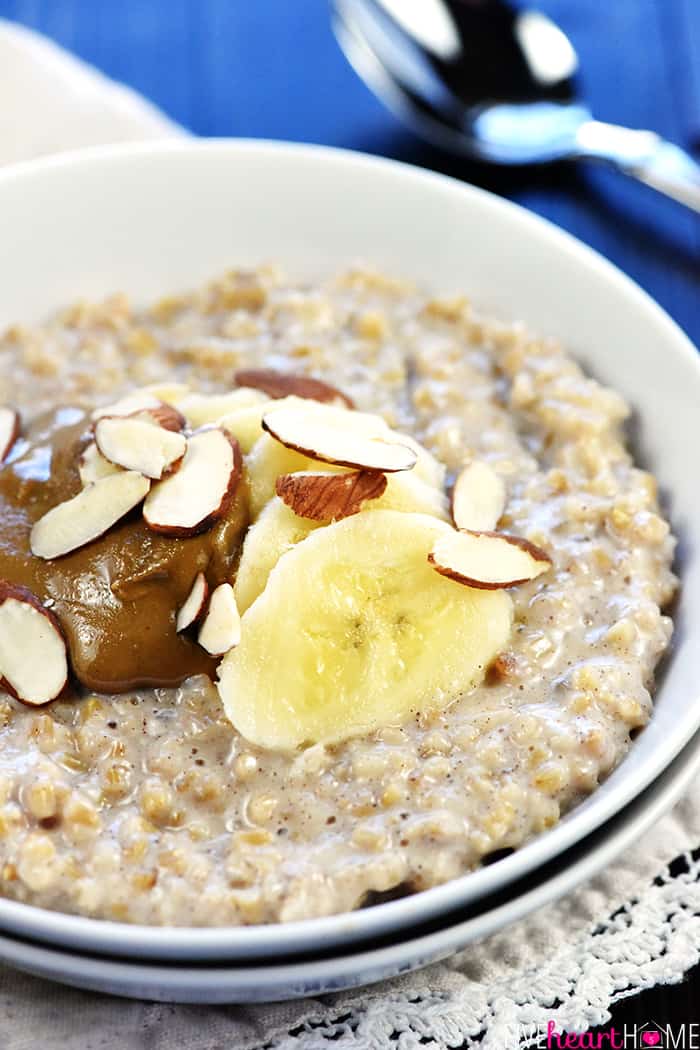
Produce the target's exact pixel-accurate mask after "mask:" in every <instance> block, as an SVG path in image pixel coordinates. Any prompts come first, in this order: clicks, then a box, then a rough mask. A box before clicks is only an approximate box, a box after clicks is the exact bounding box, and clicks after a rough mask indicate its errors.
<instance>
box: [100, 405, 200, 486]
mask: <svg viewBox="0 0 700 1050" xmlns="http://www.w3.org/2000/svg"><path fill="white" fill-rule="evenodd" d="M95 443H96V445H97V447H98V449H99V450H100V452H101V453H102V455H103V456H104V457H105V459H108V460H109V462H110V463H114V464H115V465H116V466H118V467H123V468H124V469H125V470H138V471H139V472H140V473H141V474H145V476H146V477H147V478H153V479H154V480H155V481H158V480H159V479H160V478H162V477H163V475H164V474H166V473H168V472H169V471H170V470H171V469H172V467H173V466H174V464H176V463H177V462H178V461H179V460H181V459H182V457H183V456H184V454H185V449H186V448H187V440H186V438H185V437H184V435H183V434H180V433H177V432H175V431H173V430H166V429H165V428H164V427H162V426H159V425H158V424H157V423H155V422H154V421H153V419H151V418H150V417H139V416H126V417H124V416H114V417H111V418H110V417H109V416H104V417H103V418H102V419H98V421H97V423H95Z"/></svg>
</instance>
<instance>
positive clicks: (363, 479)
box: [275, 470, 387, 521]
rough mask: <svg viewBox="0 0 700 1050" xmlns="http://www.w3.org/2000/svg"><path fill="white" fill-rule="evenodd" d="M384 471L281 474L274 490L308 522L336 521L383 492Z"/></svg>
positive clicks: (360, 507)
mask: <svg viewBox="0 0 700 1050" xmlns="http://www.w3.org/2000/svg"><path fill="white" fill-rule="evenodd" d="M386 486H387V479H386V474H380V473H378V471H376V470H357V471H353V472H352V473H351V474H326V473H321V472H318V473H314V472H312V471H309V472H305V471H300V472H299V473H296V474H282V475H281V476H280V477H279V478H277V483H276V486H275V490H276V492H277V495H278V496H279V497H280V499H282V500H283V501H284V502H285V503H286V504H287V506H288V507H290V508H291V510H293V511H294V513H295V514H296V515H298V517H300V518H310V519H311V520H312V521H340V519H341V518H348V517H349V516H350V515H351V514H357V513H358V512H359V511H360V510H362V505H363V503H365V501H366V500H369V499H378V498H379V497H380V496H383V495H384V492H385V490H386Z"/></svg>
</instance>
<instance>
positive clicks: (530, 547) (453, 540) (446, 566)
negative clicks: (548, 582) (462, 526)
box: [428, 531, 552, 591]
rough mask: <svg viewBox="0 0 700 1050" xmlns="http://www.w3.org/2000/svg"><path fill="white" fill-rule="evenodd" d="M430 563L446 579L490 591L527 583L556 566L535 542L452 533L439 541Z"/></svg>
mask: <svg viewBox="0 0 700 1050" xmlns="http://www.w3.org/2000/svg"><path fill="white" fill-rule="evenodd" d="M428 561H429V562H430V564H431V565H432V566H433V567H434V568H435V570H436V571H437V572H439V573H440V574H441V575H442V576H448V577H449V578H450V579H451V580H455V581H456V582H457V583H464V584H466V585H467V586H469V587H477V588H480V589H482V590H488V591H495V590H498V589H499V588H501V587H515V586H516V585H517V584H519V583H527V582H528V581H529V580H534V579H535V578H536V577H537V576H541V575H542V573H544V572H547V570H548V569H550V568H551V565H552V563H551V560H550V558H549V556H548V555H547V554H545V552H544V551H543V550H542V549H541V548H540V547H536V546H535V545H534V543H529V542H528V540H524V539H522V538H521V537H519V536H508V535H506V534H505V533H501V532H469V531H466V532H456V531H455V532H451V533H448V534H446V535H444V536H441V537H440V538H439V539H438V541H437V542H436V544H435V546H434V547H433V549H432V551H431V552H430V554H429V555H428Z"/></svg>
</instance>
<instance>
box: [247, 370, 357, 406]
mask: <svg viewBox="0 0 700 1050" xmlns="http://www.w3.org/2000/svg"><path fill="white" fill-rule="evenodd" d="M235 379H236V383H237V385H238V386H247V387H253V388H254V389H255V390H262V392H263V393H264V394H267V396H268V397H272V398H275V399H278V398H282V397H290V396H295V397H303V398H306V399H307V400H310V401H321V402H324V403H327V404H333V403H336V404H337V403H340V404H343V405H345V406H346V408H354V407H355V406H354V404H353V402H352V399H351V398H349V397H348V396H347V394H343V393H342V391H340V390H337V389H336V388H335V387H334V386H331V385H330V384H329V383H324V382H323V380H321V379H312V378H311V376H301V375H295V374H294V373H293V372H277V371H275V369H274V368H244V369H240V370H239V371H238V372H236V376H235Z"/></svg>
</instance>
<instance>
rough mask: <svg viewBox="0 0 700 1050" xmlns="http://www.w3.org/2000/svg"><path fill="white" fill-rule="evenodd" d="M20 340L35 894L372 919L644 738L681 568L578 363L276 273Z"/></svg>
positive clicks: (539, 817)
mask: <svg viewBox="0 0 700 1050" xmlns="http://www.w3.org/2000/svg"><path fill="white" fill-rule="evenodd" d="M0 346H1V349H2V359H3V369H2V379H1V381H0V382H1V389H0V402H1V403H2V404H4V405H7V406H14V407H15V408H16V409H17V410H18V411H19V416H20V417H21V426H22V430H21V433H20V434H19V436H17V435H15V434H14V432H13V433H10V432H11V431H12V427H13V425H14V424H13V418H14V417H12V418H11V417H10V416H9V415H8V416H7V418H6V420H5V422H6V424H7V425H6V431H7V434H8V435H9V436H8V439H7V449H8V451H7V454H6V458H5V464H4V466H3V467H2V468H1V469H0V501H3V502H2V508H1V509H2V521H1V522H0V577H5V581H4V583H3V582H2V581H0V672H1V673H2V674H3V675H4V676H5V680H6V684H8V685H9V690H8V692H7V693H5V694H0V879H1V887H0V888H1V891H2V893H3V894H4V895H6V896H8V897H12V898H14V899H17V900H21V901H26V902H30V903H32V904H37V905H40V906H44V907H47V908H52V909H58V910H63V911H69V912H76V913H80V914H84V915H90V916H96V917H103V918H109V919H115V920H120V921H128V922H142V923H150V924H173V925H183V926H186V925H205V926H206V925H227V924H240V923H261V922H274V921H289V920H294V919H302V918H306V917H311V916H318V915H325V914H329V913H333V912H341V911H345V910H349V909H352V908H356V907H359V906H361V905H362V904H363V903H367V902H371V901H372V900H374V899H376V896H377V895H378V894H381V895H384V894H387V893H394V892H396V893H403V892H411V891H415V890H420V889H423V888H426V887H429V886H432V885H435V884H438V883H442V882H445V881H446V880H449V879H451V878H454V877H455V876H457V875H459V874H461V873H463V872H465V871H468V870H470V869H472V868H474V867H476V866H478V865H479V864H480V863H482V862H483V860H484V859H485V858H489V856H490V855H492V854H494V853H495V852H496V851H500V850H504V849H508V848H517V847H518V846H519V845H521V844H522V843H523V842H525V841H526V840H528V839H529V838H531V837H532V836H534V835H537V834H539V833H540V832H543V831H545V830H546V829H547V828H550V827H551V826H552V825H554V824H555V823H556V822H557V821H558V820H559V818H560V816H561V815H562V814H563V813H564V812H566V811H567V810H568V809H570V808H571V807H572V806H573V805H575V804H576V803H577V802H579V801H580V800H582V799H583V798H584V797H585V796H587V795H588V794H590V793H591V792H592V791H594V790H595V788H596V787H597V785H598V784H599V783H600V782H601V780H603V779H604V778H605V777H606V776H607V775H608V773H609V772H610V771H611V770H612V769H613V768H614V767H615V766H616V765H617V764H618V763H619V762H620V761H621V759H622V758H623V757H624V755H625V754H626V752H627V750H628V748H629V746H630V737H631V735H632V736H634V734H635V732H636V731H637V730H639V729H640V728H641V727H643V726H644V725H645V724H646V723H647V721H648V720H649V718H650V716H651V711H652V699H651V691H653V682H654V670H655V667H656V665H657V663H658V661H659V659H660V657H661V656H662V654H663V652H664V650H665V649H666V647H667V646H668V643H669V639H670V636H671V620H670V619H669V617H668V616H667V615H664V612H663V610H664V608H665V607H666V606H667V605H668V603H669V602H670V600H671V598H672V596H673V593H674V588H675V582H676V581H675V578H674V576H673V574H672V571H671V562H672V557H673V549H674V541H673V538H672V536H671V534H670V531H669V526H668V524H667V522H666V521H665V520H664V518H663V516H662V515H661V513H660V511H659V506H658V502H657V492H656V482H655V480H654V478H653V477H652V476H651V475H649V474H648V473H646V472H645V471H643V470H641V469H639V468H638V467H636V466H635V464H634V462H633V460H632V457H631V454H630V452H629V451H628V448H627V445H626V437H625V429H624V424H625V420H626V418H627V416H628V414H629V409H628V406H627V405H626V404H625V402H624V400H623V399H622V398H621V397H620V396H619V395H618V394H616V393H615V392H614V391H611V390H608V389H606V388H605V387H603V386H601V385H600V384H599V383H597V382H596V381H594V380H593V379H591V378H589V377H587V376H586V375H584V373H583V372H582V371H581V369H580V367H579V366H578V365H577V364H576V362H575V361H574V360H573V359H572V358H571V357H570V356H569V355H568V353H567V352H566V350H565V349H564V348H562V347H561V346H559V345H558V344H557V343H555V342H553V341H549V340H546V339H539V338H535V337H533V336H532V335H530V334H529V333H528V332H527V331H526V330H525V329H524V328H523V327H522V326H521V325H519V324H503V323H500V322H496V321H493V320H489V319H488V318H485V317H483V316H481V315H479V314H478V313H477V312H476V310H475V309H474V308H472V306H471V305H470V303H469V302H468V301H467V300H466V299H464V298H460V297H451V298H448V297H444V298H435V297H432V296H430V295H426V294H425V293H423V292H421V291H420V290H417V289H415V288H414V287H412V286H410V285H408V284H406V283H404V282H401V281H398V280H394V279H392V278H389V277H385V276H383V275H380V274H377V273H375V272H373V271H370V270H364V269H359V268H358V269H353V270H349V271H347V272H345V273H342V274H341V275H339V276H336V277H332V278H330V279H328V280H325V281H322V282H320V283H318V284H315V285H310V284H300V283H294V282H293V281H290V279H289V278H287V277H286V276H285V275H284V274H282V273H281V272H279V271H278V270H277V269H275V268H272V267H266V268H262V269H260V270H259V271H255V272H253V271H245V272H243V271H234V272H231V273H229V274H227V275H225V276H224V277H223V278H222V279H220V280H218V281H216V282H214V283H212V284H210V285H208V286H207V287H205V288H203V289H201V290H199V291H195V292H193V293H191V294H187V295H183V296H181V297H176V298H171V299H167V300H164V301H162V302H159V303H157V304H155V305H154V306H152V307H150V308H146V309H141V308H136V307H132V306H131V305H130V304H129V303H128V302H127V301H126V300H125V299H124V298H122V297H115V298H112V299H110V300H107V301H106V302H104V303H100V304H97V305H91V304H80V305H77V306H73V307H71V308H69V309H67V310H66V311H64V312H63V313H60V314H58V315H57V316H55V317H54V318H52V319H51V320H50V321H49V322H48V323H46V324H45V325H43V326H38V327H25V326H17V327H14V328H11V329H10V330H8V331H7V332H6V333H5V334H4V336H2V338H1V340H0ZM260 369H265V370H266V371H265V373H263V374H262V378H261V374H260V372H259V370H260ZM280 373H281V374H282V376H283V378H282V379H281V380H280V379H279V374H280ZM290 374H292V375H293V376H294V377H301V376H304V377H309V378H312V379H315V380H317V381H319V382H317V383H316V384H314V383H311V384H310V385H309V384H307V385H306V386H305V385H303V384H301V383H300V380H299V379H298V378H295V379H294V381H293V383H292V385H291V386H289V384H286V383H285V379H284V377H285V376H286V377H288V376H289V375H290ZM236 377H238V378H236ZM265 377H266V378H265ZM275 383H278V384H280V383H281V386H280V389H277V388H276V387H275ZM144 388H146V389H145V390H144ZM285 395H286V396H285ZM289 395H291V396H289ZM341 395H343V396H342V397H341ZM124 398H128V399H130V400H128V401H127V402H124V401H123V400H122V399H124ZM134 399H135V400H134ZM349 400H351V404H352V405H354V407H350V404H349V403H348V402H349ZM101 407H102V409H103V413H102V414H101V412H100V411H99V410H100V408H101ZM96 409H97V411H96ZM377 416H379V417H382V419H381V420H377V418H376V417H377ZM382 420H383V422H382ZM0 422H2V421H0ZM144 427H146V428H150V429H146V430H143V428H144ZM0 429H2V428H1V427H0ZM144 434H145V435H146V438H144ZM1 437H2V435H1V434H0V438H1ZM1 443H2V442H1V441H0V444H1ZM144 448H148V457H147V460H146V459H144V458H143V457H144V451H143V450H144ZM203 464H204V465H203ZM200 479H205V481H206V484H205V482H204V481H201V484H200ZM456 479H457V485H456V486H455V480H456ZM453 486H454V492H452V489H453ZM86 493H87V495H86ZM96 493H97V494H99V493H102V494H104V497H99V498H98V495H96ZM450 493H452V496H451V499H450ZM75 500H77V501H78V503H76V504H75V506H76V507H77V508H78V511H79V513H78V512H74V511H71V507H73V506H74V505H73V503H72V502H71V501H75ZM120 501H121V502H120ZM69 503H70V504H71V506H69ZM65 507H68V511H66V512H65V515H64V517H65V521H68V520H69V512H70V513H72V514H73V517H72V518H70V521H80V523H81V524H80V528H81V529H82V530H83V531H84V533H85V535H84V536H81V538H80V541H79V540H78V539H76V538H75V537H73V538H71V537H70V536H69V538H68V539H66V535H67V534H68V533H67V531H66V530H68V532H69V531H70V529H69V527H68V525H66V524H65V522H64V517H61V515H63V514H64V511H63V508H65ZM115 508H117V509H115ZM139 508H141V509H139ZM452 515H454V522H453V518H452ZM461 516H463V520H462V517H461ZM37 522H41V524H40V526H37ZM453 525H456V526H457V527H458V528H459V529H460V530H461V531H457V530H456V529H455V528H454V527H453ZM71 527H76V526H71ZM3 587H4V588H5V589H4V590H3ZM17 588H20V590H18V589H17ZM21 588H29V590H28V591H26V592H25V591H22V590H21ZM27 594H30V597H31V596H33V597H31V600H30V598H27V597H26V595H27ZM23 595H24V597H23ZM35 599H38V600H37V601H35ZM32 603H33V604H32ZM22 617H24V618H25V619H22ZM25 620H26V624H27V631H30V634H27V633H26V632H25V634H24V635H23V637H25V638H26V637H34V635H33V634H31V631H36V632H38V633H37V635H36V637H37V638H39V639H40V640H41V644H42V645H48V644H49V643H48V641H47V640H46V639H47V638H48V636H49V635H50V636H51V639H52V642H51V644H52V645H53V646H54V648H55V649H56V651H57V650H58V649H59V648H60V650H61V653H62V654H63V656H62V659H64V663H65V666H59V664H56V665H55V666H56V674H55V683H56V684H55V687H54V685H53V684H51V683H50V682H49V679H48V677H47V676H48V671H43V672H42V674H43V675H44V677H43V678H42V683H41V688H44V687H45V688H46V690H47V693H46V697H49V698H50V697H51V696H54V695H56V693H57V692H60V696H59V697H58V699H56V700H54V701H53V702H50V703H46V704H44V703H43V700H44V699H46V697H44V696H43V695H42V696H41V697H39V694H38V693H36V694H35V695H34V696H29V695H23V693H22V689H23V686H22V684H21V683H22V682H23V681H24V678H23V675H24V672H25V668H24V667H23V666H17V667H15V664H17V663H18V659H19V658H18V657H17V655H16V654H17V653H18V652H19V651H20V649H18V647H17V646H16V645H15V646H14V648H13V649H12V652H11V651H10V649H11V648H12V647H11V646H10V643H9V642H8V641H7V638H14V637H15V636H14V635H11V634H7V635H6V638H5V641H3V637H2V632H3V631H5V632H11V631H12V630H19V628H18V627H17V626H16V625H17V624H18V623H22V624H23V623H25ZM285 625H287V627H288V629H287V627H285ZM17 637H19V635H17ZM13 644H14V643H13ZM37 644H38V643H37ZM20 648H21V647H20ZM46 651H47V652H48V651H49V650H48V649H47V650H46ZM42 652H44V650H43V649H42ZM53 652H54V650H51V653H52V654H53ZM3 654H5V655H3ZM13 654H14V655H13ZM222 658H223V659H222ZM52 659H53V655H52ZM56 659H58V657H56ZM3 661H5V662H3ZM13 661H14V663H13ZM220 661H221V662H220ZM48 662H49V661H46V663H47V666H48ZM219 664H220V666H219V667H218V674H219V678H220V681H219V680H218V679H217V665H219ZM52 666H53V665H52ZM8 668H9V670H8ZM66 668H67V670H66ZM36 673H37V674H38V673H39V672H38V671H37V672H36ZM67 674H68V675H69V680H68V685H67V687H66V688H65V689H62V685H63V682H64V680H65V678H66V675H67ZM13 676H14V677H13ZM76 679H77V681H76ZM18 683H20V684H19V685H18ZM78 683H80V684H78ZM310 683H312V684H311V685H310ZM458 686H459V688H458ZM33 688H36V689H38V688H39V686H38V685H37V686H34V687H33ZM315 688H317V690H318V691H317V694H315V693H314V692H313V690H314V689H315ZM13 693H14V694H17V695H22V697H23V699H24V700H25V701H29V703H23V702H21V701H20V700H19V699H17V698H16V697H15V695H12V694H13ZM32 704H33V705H34V706H32Z"/></svg>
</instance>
